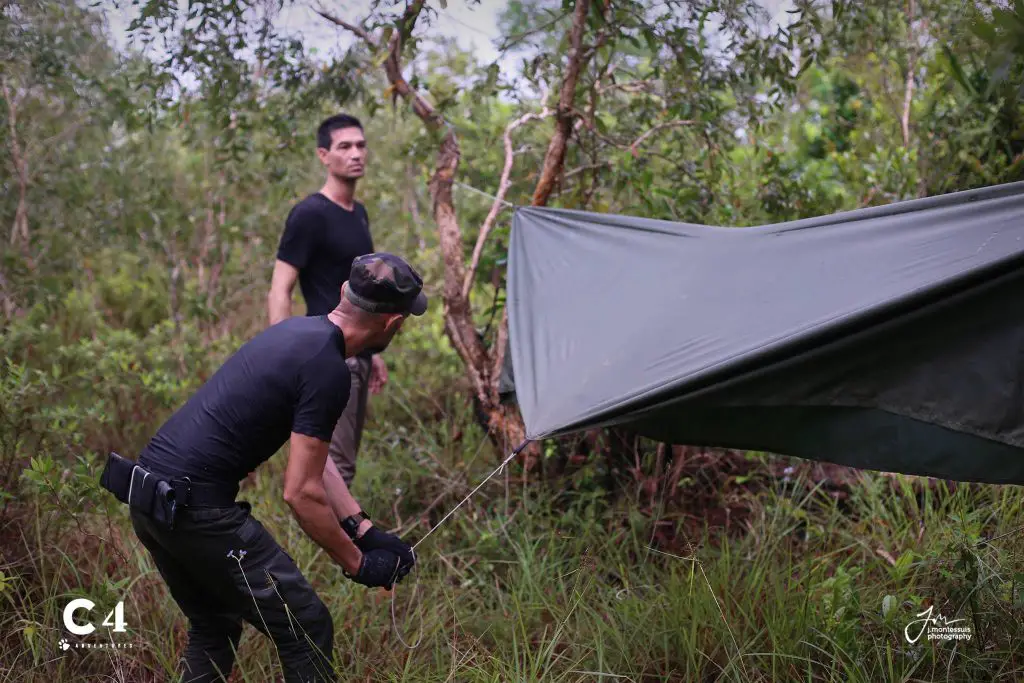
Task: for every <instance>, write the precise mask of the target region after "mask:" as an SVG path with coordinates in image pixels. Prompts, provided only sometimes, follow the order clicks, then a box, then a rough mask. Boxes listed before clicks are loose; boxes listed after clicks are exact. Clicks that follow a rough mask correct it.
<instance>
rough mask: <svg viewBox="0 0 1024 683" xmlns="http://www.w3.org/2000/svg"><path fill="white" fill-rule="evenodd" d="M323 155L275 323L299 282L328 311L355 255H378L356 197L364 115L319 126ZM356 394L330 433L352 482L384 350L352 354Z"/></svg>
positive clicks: (300, 214)
mask: <svg viewBox="0 0 1024 683" xmlns="http://www.w3.org/2000/svg"><path fill="white" fill-rule="evenodd" d="M316 139H317V150H316V153H317V156H319V157H320V162H321V163H322V164H323V165H324V168H325V169H326V171H327V180H326V181H325V182H324V185H323V187H321V188H320V191H319V192H315V193H313V194H311V195H309V196H307V197H306V198H305V199H303V200H302V201H300V202H299V203H298V204H296V205H295V206H294V207H292V210H291V212H290V213H289V214H288V219H287V221H286V222H285V229H284V233H283V234H282V235H281V241H280V244H279V245H278V250H277V261H276V262H275V264H274V274H273V277H272V279H271V283H270V293H269V294H268V295H267V310H268V313H269V318H270V324H271V325H275V324H277V323H279V322H281V321H282V320H284V319H285V318H287V317H289V316H290V315H291V299H292V290H293V289H294V288H295V282H296V281H298V282H299V286H300V288H301V290H302V297H303V299H305V301H306V315H324V314H326V313H327V312H329V311H330V310H332V309H333V308H334V307H335V306H336V305H337V304H338V292H339V291H340V287H341V284H342V283H343V282H345V281H346V280H348V278H349V273H350V269H351V267H352V260H353V259H354V258H356V257H357V256H362V255H363V254H369V253H371V252H372V251H373V250H374V249H373V237H372V236H371V235H370V219H369V217H368V216H367V214H366V207H364V206H363V205H362V204H361V203H359V202H357V201H356V199H355V193H356V183H357V182H359V179H360V178H362V177H363V173H364V172H365V170H366V138H365V136H364V135H363V126H362V124H361V123H360V122H359V119H357V118H355V117H353V116H349V115H347V114H338V115H336V116H332V117H330V118H328V119H326V120H325V121H323V122H322V123H321V124H320V127H319V129H318V130H317V136H316ZM348 365H349V370H350V371H351V374H352V399H351V400H350V401H349V402H348V406H347V407H346V408H345V412H344V413H343V414H342V416H341V419H340V420H338V424H337V425H336V427H335V429H334V433H333V435H332V436H331V447H330V456H331V460H333V461H334V464H335V465H336V466H337V468H338V471H339V472H341V476H342V478H343V479H344V480H345V483H346V484H347V485H349V486H351V485H352V480H353V478H354V477H355V474H356V454H357V452H358V451H359V444H360V441H361V440H362V435H363V424H364V422H365V419H366V404H367V402H368V394H376V393H378V392H379V391H380V390H381V388H382V387H383V386H384V384H385V383H386V382H387V378H388V371H387V366H386V365H385V363H384V359H383V358H381V357H380V355H379V354H375V353H371V352H369V351H366V352H364V353H360V354H358V355H356V356H353V357H352V358H349V359H348Z"/></svg>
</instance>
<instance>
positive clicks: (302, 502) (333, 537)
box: [287, 482, 363, 574]
mask: <svg viewBox="0 0 1024 683" xmlns="http://www.w3.org/2000/svg"><path fill="white" fill-rule="evenodd" d="M343 483H344V482H343ZM287 502H288V505H289V506H290V507H291V508H292V511H293V512H294V513H295V517H296V518H297V519H298V520H299V526H300V527H302V530H303V531H305V532H306V534H308V535H309V537H310V538H312V539H313V540H314V541H315V542H316V543H317V544H318V545H319V546H320V547H321V548H323V549H324V550H325V551H327V554H328V555H330V556H331V558H332V559H333V560H334V561H335V562H337V563H338V564H340V565H341V566H342V567H344V568H345V570H346V571H348V572H349V573H350V574H355V573H356V572H358V571H359V565H360V563H361V562H362V559H363V555H362V552H361V551H360V550H359V548H357V547H356V546H355V544H354V543H352V541H351V540H350V539H349V538H348V536H346V535H345V533H344V532H343V531H342V530H341V527H340V526H339V525H338V520H337V518H336V517H335V515H334V512H333V510H332V508H331V505H330V503H329V501H328V497H327V492H326V490H325V489H324V488H323V487H319V486H317V487H313V486H310V487H307V488H306V489H305V490H304V491H302V492H300V493H298V494H297V495H295V496H294V497H293V498H292V499H289V500H288V501H287Z"/></svg>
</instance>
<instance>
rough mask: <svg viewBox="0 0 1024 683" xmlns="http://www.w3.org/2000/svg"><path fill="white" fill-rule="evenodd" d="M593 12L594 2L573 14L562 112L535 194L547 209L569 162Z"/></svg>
mask: <svg viewBox="0 0 1024 683" xmlns="http://www.w3.org/2000/svg"><path fill="white" fill-rule="evenodd" d="M589 10H590V0H576V9H575V11H574V12H573V19H572V32H571V34H570V38H569V44H570V47H569V64H568V66H567V67H566V71H565V78H564V79H563V80H562V90H561V92H560V93H559V97H558V110H557V114H556V120H555V132H554V135H552V136H551V142H550V144H549V145H548V151H547V155H545V157H544V166H543V170H542V171H541V176H540V180H538V181H537V187H536V189H535V190H534V193H533V205H534V206H544V205H545V204H547V201H548V197H550V196H551V191H552V189H553V188H554V186H555V178H556V177H557V176H558V174H559V172H560V171H561V170H562V163H563V162H564V161H565V150H566V144H567V142H568V139H569V132H570V130H571V128H572V117H573V109H572V104H573V99H574V98H575V95H576V81H577V80H578V79H579V76H580V70H581V69H582V68H583V67H584V66H586V59H587V57H588V56H589V55H585V54H584V53H583V51H582V43H583V31H584V29H585V27H586V19H587V13H588V11H589Z"/></svg>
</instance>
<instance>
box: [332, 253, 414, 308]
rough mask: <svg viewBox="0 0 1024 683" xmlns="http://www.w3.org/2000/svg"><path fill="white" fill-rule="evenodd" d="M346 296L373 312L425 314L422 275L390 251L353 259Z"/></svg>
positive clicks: (360, 306) (357, 304)
mask: <svg viewBox="0 0 1024 683" xmlns="http://www.w3.org/2000/svg"><path fill="white" fill-rule="evenodd" d="M345 296H346V297H347V298H348V300H349V301H351V302H352V303H354V304H355V305H356V306H358V307H359V308H362V309H363V310H365V311H369V312H371V313H401V314H412V315H423V314H424V313H425V312H426V310H427V297H426V295H424V294H423V278H421V277H420V275H419V273H417V272H416V270H415V269H414V268H413V267H412V266H410V265H409V264H408V263H406V261H405V260H404V259H402V258H400V257H398V256H395V255H394V254H389V253H387V252H377V253H374V254H365V255H363V256H358V257H356V258H355V260H353V261H352V272H351V274H350V275H349V278H348V287H346V288H345Z"/></svg>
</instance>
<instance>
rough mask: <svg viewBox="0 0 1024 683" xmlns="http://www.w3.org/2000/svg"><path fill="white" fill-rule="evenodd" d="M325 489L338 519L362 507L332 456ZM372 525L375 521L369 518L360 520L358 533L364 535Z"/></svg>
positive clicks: (325, 468)
mask: <svg viewBox="0 0 1024 683" xmlns="http://www.w3.org/2000/svg"><path fill="white" fill-rule="evenodd" d="M324 489H325V490H326V491H327V498H328V500H329V501H330V503H331V508H333V509H334V514H335V515H337V516H338V519H345V518H346V517H349V516H351V515H354V514H356V513H357V512H359V511H360V510H361V509H362V507H361V506H360V505H359V503H358V502H357V501H356V499H355V498H353V497H352V494H351V493H350V492H349V490H348V485H347V484H345V479H344V478H343V477H342V476H341V472H339V471H338V466H337V465H335V464H334V461H333V460H331V459H330V458H327V465H326V467H324ZM371 526H373V522H371V521H370V520H368V519H364V520H362V521H360V522H359V530H358V531H357V534H356V535H357V536H362V535H363V534H364V533H365V532H366V530H367V529H368V528H370V527H371Z"/></svg>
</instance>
